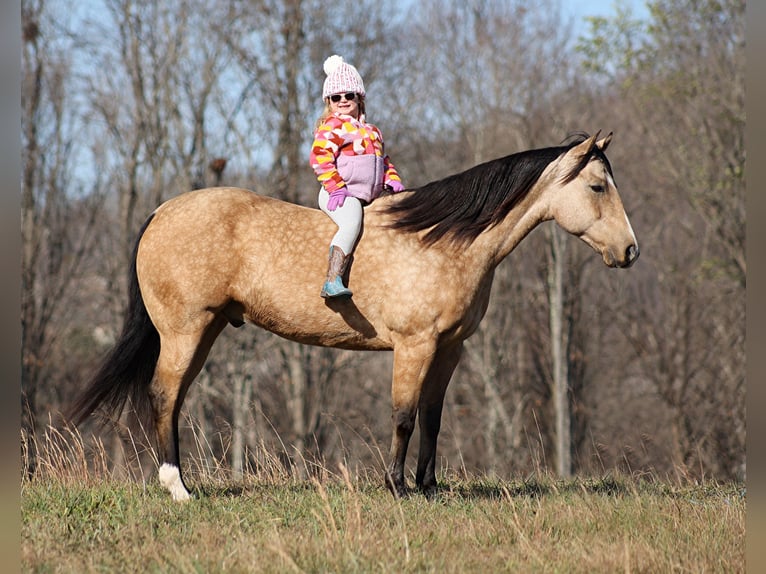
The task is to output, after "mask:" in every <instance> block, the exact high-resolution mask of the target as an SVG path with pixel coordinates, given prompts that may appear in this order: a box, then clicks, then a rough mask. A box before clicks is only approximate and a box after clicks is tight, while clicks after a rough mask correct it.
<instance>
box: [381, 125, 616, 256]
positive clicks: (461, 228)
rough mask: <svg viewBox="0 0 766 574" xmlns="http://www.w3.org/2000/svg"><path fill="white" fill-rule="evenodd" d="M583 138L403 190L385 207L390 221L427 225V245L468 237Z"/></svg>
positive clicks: (497, 217)
mask: <svg viewBox="0 0 766 574" xmlns="http://www.w3.org/2000/svg"><path fill="white" fill-rule="evenodd" d="M587 138H588V136H587V134H576V135H574V136H572V137H571V138H569V139H568V140H567V141H566V143H564V144H563V145H561V146H558V147H549V148H543V149H536V150H529V151H523V152H519V153H515V154H512V155H509V156H506V157H503V158H500V159H495V160H491V161H488V162H486V163H482V164H479V165H477V166H474V167H472V168H470V169H468V170H466V171H464V172H462V173H457V174H454V175H450V176H448V177H446V178H444V179H441V180H438V181H432V182H430V183H427V184H425V185H424V186H422V187H419V188H417V189H412V190H408V191H413V192H414V193H408V194H405V195H404V196H403V197H402V198H401V199H400V200H399V201H395V202H393V203H392V204H391V205H390V206H388V207H387V212H388V213H390V214H392V215H393V216H394V217H395V221H394V222H393V223H392V224H391V227H392V228H394V229H401V230H404V231H409V232H417V231H422V230H424V229H429V228H432V229H430V230H429V231H428V233H426V235H425V236H424V237H423V241H424V242H425V243H426V244H428V245H430V244H433V243H435V242H437V241H439V239H441V238H442V237H445V236H449V237H450V239H452V240H453V241H455V242H457V243H470V242H471V241H473V240H474V239H476V237H478V236H479V235H480V234H481V233H482V232H483V231H485V230H486V229H488V228H490V227H492V226H494V225H497V224H498V223H499V222H500V221H502V220H503V219H504V218H505V217H506V216H507V215H508V213H509V212H510V211H511V209H513V208H514V207H515V206H516V205H517V204H518V203H519V201H521V200H522V199H523V198H524V197H525V196H526V195H527V193H529V190H530V189H532V187H533V186H534V184H535V182H537V180H538V179H539V178H540V175H541V174H542V173H543V171H544V170H545V168H546V167H547V166H548V165H549V164H550V163H551V162H552V161H554V160H555V159H556V158H558V157H559V156H560V155H561V154H563V153H565V152H566V151H568V150H569V149H571V148H572V147H574V146H576V145H577V144H579V143H582V142H583V141H585V140H586V139H587ZM593 155H595V156H596V157H598V158H599V159H601V160H602V161H604V163H605V164H606V166H607V169H609V171H610V172H611V168H610V166H609V162H608V160H607V159H606V156H604V154H603V153H602V152H601V150H599V149H598V148H597V147H596V146H594V148H593V152H592V153H591V156H593ZM590 159H591V158H590V157H586V158H584V160H583V162H581V163H580V164H579V165H577V166H576V168H575V169H573V170H572V172H571V173H569V174H567V175H566V177H564V182H567V181H571V180H572V179H574V178H575V177H576V176H577V174H578V173H579V172H580V170H582V168H583V167H585V164H586V163H587V162H588V161H590Z"/></svg>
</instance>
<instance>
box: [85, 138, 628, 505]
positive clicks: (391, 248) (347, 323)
mask: <svg viewBox="0 0 766 574" xmlns="http://www.w3.org/2000/svg"><path fill="white" fill-rule="evenodd" d="M598 135H599V134H596V135H594V136H592V137H588V136H586V135H584V134H582V135H580V136H576V137H574V138H570V140H569V141H567V142H565V143H563V144H562V145H560V146H558V147H550V148H544V149H536V150H528V151H522V152H519V153H516V154H513V155H509V156H507V157H503V158H501V159H496V160H493V161H489V162H486V163H483V164H481V165H477V166H475V167H472V168H470V169H468V170H466V171H464V172H462V173H458V174H455V175H451V176H449V177H446V178H444V179H442V180H439V181H434V182H431V183H428V184H426V185H424V186H422V187H420V188H418V189H412V190H407V191H404V192H401V193H398V194H395V195H388V196H383V197H381V198H379V199H377V200H375V201H374V202H373V203H372V204H370V205H368V206H367V207H365V211H366V213H365V221H364V230H363V234H362V237H361V239H360V241H359V243H358V245H357V247H356V250H355V259H354V262H353V264H352V265H351V269H350V275H349V277H348V281H349V282H350V285H351V286H352V288H353V291H354V295H353V298H347V299H343V300H333V299H323V298H322V297H320V296H319V288H320V287H321V283H322V280H323V278H324V276H325V266H326V257H327V245H328V242H329V238H330V237H331V236H332V235H333V233H334V232H335V226H334V224H333V223H332V222H331V220H330V219H329V218H328V217H327V216H326V215H324V214H323V213H322V212H321V211H319V210H318V209H311V208H308V207H302V206H299V205H295V204H291V203H287V202H284V201H279V200H277V199H274V198H270V197H264V196H260V195H257V194H256V193H253V192H251V191H248V190H244V189H237V188H230V187H217V188H208V189H201V190H196V191H191V192H188V193H184V194H181V195H179V196H177V197H174V198H173V199H170V200H168V201H166V202H165V203H163V204H162V205H160V206H159V207H158V208H157V209H156V210H155V211H154V212H153V213H152V214H151V216H150V217H149V219H148V220H147V221H146V223H145V224H144V226H143V228H142V229H141V232H140V234H139V238H138V240H137V242H136V246H135V251H134V257H133V262H132V265H131V271H130V277H129V302H128V307H127V311H126V317H125V323H124V325H123V330H122V333H121V335H120V337H119V339H118V340H117V342H116V344H115V346H114V348H113V349H112V350H111V351H110V352H109V354H108V355H107V356H106V358H105V361H104V363H103V364H102V366H101V368H100V370H99V371H98V372H97V373H96V374H95V376H94V377H93V379H92V380H91V381H90V383H89V385H88V386H87V389H86V390H85V391H84V393H83V394H82V396H81V397H80V398H79V399H78V401H77V402H76V403H75V404H74V406H73V409H72V412H71V414H72V420H73V421H74V422H75V423H76V424H80V423H81V422H82V421H84V420H85V419H86V418H88V417H89V416H90V415H91V414H93V413H94V412H95V411H104V412H105V413H106V414H114V413H117V414H118V415H119V413H120V412H122V410H123V408H124V407H125V405H126V403H127V402H128V401H130V403H131V405H132V408H133V409H134V410H135V411H136V413H137V414H139V415H144V416H145V417H148V419H147V420H149V421H150V422H151V424H152V425H153V430H154V432H155V433H156V440H157V446H158V455H159V458H158V460H159V462H160V468H159V480H160V482H161V484H162V485H163V486H164V487H165V488H167V489H168V490H169V491H170V494H171V495H172V497H173V499H174V500H187V499H189V498H190V496H191V495H190V493H189V490H188V489H187V487H186V485H185V484H184V481H183V479H182V476H181V464H180V454H179V447H178V419H179V413H180V411H181V405H182V404H183V401H184V398H185V396H186V392H187V391H188V389H189V386H190V385H191V383H192V381H193V380H194V378H195V377H196V376H197V374H198V373H199V372H200V370H201V368H202V366H203V364H204V362H205V359H206V357H207V355H208V352H209V351H210V348H211V346H212V345H213V342H214V341H215V340H216V338H217V337H218V335H219V334H220V333H221V331H222V330H223V328H224V327H226V325H229V324H231V325H233V326H235V327H239V326H241V325H243V324H244V323H245V322H249V323H253V324H255V325H258V326H260V327H262V328H264V329H268V330H269V331H271V332H273V333H276V334H277V335H280V336H282V337H285V338H286V339H290V340H292V341H297V342H299V343H305V344H310V345H322V346H328V347H338V348H343V349H366V350H379V351H393V353H394V362H393V381H392V387H391V400H392V422H393V435H392V441H391V453H390V463H389V466H388V468H387V472H386V484H387V486H388V488H389V489H390V490H391V492H392V493H393V494H394V496H397V497H398V496H404V495H405V494H406V493H407V492H408V491H407V486H406V483H405V479H404V463H405V455H406V453H407V447H408V444H409V441H410V437H411V435H412V433H413V430H414V428H415V422H416V418H417V420H418V424H419V428H420V448H419V451H418V459H417V472H416V486H417V488H418V489H420V490H421V491H423V492H424V493H426V494H431V493H433V492H434V491H435V489H436V485H437V483H436V475H435V462H436V442H437V437H438V435H439V427H440V424H441V414H442V405H443V402H444V395H445V392H446V390H447V385H448V384H449V381H450V377H451V376H452V373H453V371H454V369H455V367H456V366H457V363H458V361H459V359H460V354H461V351H462V347H463V341H464V340H465V339H466V338H468V337H469V336H471V334H472V333H473V332H474V331H475V330H476V328H477V327H478V325H479V322H480V321H481V319H482V317H483V316H484V313H485V312H486V309H487V304H488V301H489V295H490V288H491V286H492V280H493V276H494V270H495V267H496V266H497V265H498V264H499V263H500V262H501V261H502V260H503V258H505V257H506V256H507V255H508V254H509V253H510V252H511V251H512V250H513V249H514V248H515V247H516V245H518V244H519V242H520V241H521V240H522V239H524V237H525V236H526V235H527V234H528V233H529V232H530V231H531V230H532V229H533V228H535V227H536V226H537V225H538V224H539V223H541V222H543V221H547V220H554V221H555V222H556V223H557V224H558V225H559V226H561V227H562V228H563V229H564V230H566V231H567V232H569V233H571V234H572V235H574V236H576V237H579V238H580V239H582V240H583V241H585V243H587V244H588V245H590V246H591V247H592V248H593V249H594V250H595V251H597V252H598V253H600V254H601V257H602V258H603V261H604V263H605V264H606V265H608V266H609V267H630V266H631V265H632V264H633V262H634V261H635V260H636V258H637V257H638V255H639V249H638V244H637V242H636V237H635V234H634V233H633V230H632V228H631V225H630V222H629V220H628V217H627V216H626V214H625V210H624V208H623V204H622V200H621V199H620V196H619V194H618V192H617V187H616V185H615V181H614V178H613V174H612V168H611V166H610V163H609V160H608V159H607V157H606V155H605V153H604V152H605V151H606V149H607V146H608V145H609V142H610V141H611V137H612V134H611V133H610V134H609V135H608V136H606V137H604V138H603V139H600V140H599V139H598Z"/></svg>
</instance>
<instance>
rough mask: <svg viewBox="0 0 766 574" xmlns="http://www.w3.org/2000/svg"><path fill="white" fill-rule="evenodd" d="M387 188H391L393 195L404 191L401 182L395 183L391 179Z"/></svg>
mask: <svg viewBox="0 0 766 574" xmlns="http://www.w3.org/2000/svg"><path fill="white" fill-rule="evenodd" d="M388 187H390V188H391V191H392V192H394V193H399V192H400V191H404V185H403V184H402V182H401V181H396V180H395V179H392V180H391V181H389V182H388Z"/></svg>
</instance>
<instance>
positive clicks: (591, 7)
mask: <svg viewBox="0 0 766 574" xmlns="http://www.w3.org/2000/svg"><path fill="white" fill-rule="evenodd" d="M560 2H561V9H562V12H564V13H565V14H569V15H572V16H576V17H577V16H579V21H582V19H583V18H584V17H585V16H610V15H613V14H614V13H615V12H616V11H617V7H618V6H625V7H630V10H631V12H632V13H633V17H634V18H636V19H639V20H644V19H646V18H647V17H648V16H649V10H648V9H647V7H646V2H647V0H560Z"/></svg>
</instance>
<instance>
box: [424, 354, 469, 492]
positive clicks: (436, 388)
mask: <svg viewBox="0 0 766 574" xmlns="http://www.w3.org/2000/svg"><path fill="white" fill-rule="evenodd" d="M462 352H463V343H462V342H460V343H459V344H457V345H454V346H449V347H443V348H441V349H439V350H438V351H437V354H436V357H435V358H434V361H433V363H431V368H430V369H429V370H428V374H427V375H426V379H425V381H424V382H423V390H422V391H421V394H420V405H419V406H418V424H419V426H420V448H419V449H418V469H417V473H416V474H415V484H416V485H417V487H418V488H419V489H420V490H421V491H422V492H423V493H424V494H425V495H426V496H432V495H433V494H435V492H436V441H437V438H438V436H439V429H440V428H441V418H442V406H443V405H444V394H445V393H446V392H447V385H449V381H450V378H451V377H452V373H453V372H454V370H455V367H456V366H457V364H458V361H460V355H461V354H462Z"/></svg>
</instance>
